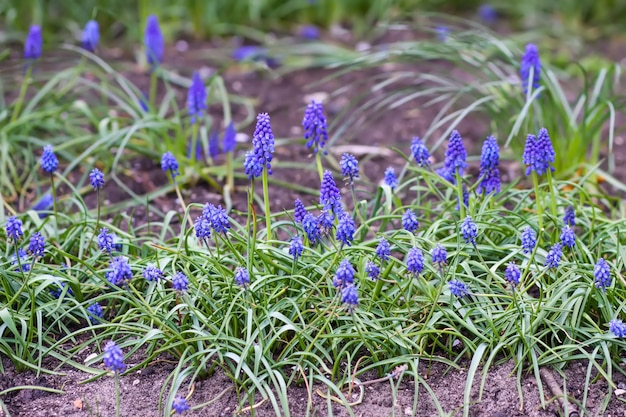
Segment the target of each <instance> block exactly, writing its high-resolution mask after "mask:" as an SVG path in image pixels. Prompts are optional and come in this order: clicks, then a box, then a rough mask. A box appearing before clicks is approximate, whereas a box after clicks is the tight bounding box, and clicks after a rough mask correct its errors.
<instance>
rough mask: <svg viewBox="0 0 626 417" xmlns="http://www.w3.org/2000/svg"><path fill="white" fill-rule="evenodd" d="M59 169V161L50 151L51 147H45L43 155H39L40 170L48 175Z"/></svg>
mask: <svg viewBox="0 0 626 417" xmlns="http://www.w3.org/2000/svg"><path fill="white" fill-rule="evenodd" d="M58 167H59V160H58V159H57V156H56V155H55V154H54V151H53V150H52V145H46V146H44V147H43V153H42V154H41V169H43V170H44V171H45V172H47V173H48V174H52V173H53V172H54V171H56V170H57V168H58Z"/></svg>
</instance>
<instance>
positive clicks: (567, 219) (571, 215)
mask: <svg viewBox="0 0 626 417" xmlns="http://www.w3.org/2000/svg"><path fill="white" fill-rule="evenodd" d="M563 222H564V223H565V224H566V225H567V226H571V227H574V226H576V211H574V206H572V205H569V206H567V207H566V208H565V215H564V216H563Z"/></svg>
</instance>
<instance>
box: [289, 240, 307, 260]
mask: <svg viewBox="0 0 626 417" xmlns="http://www.w3.org/2000/svg"><path fill="white" fill-rule="evenodd" d="M303 251H304V245H303V244H302V238H301V237H300V236H294V237H292V238H291V241H290V242H289V255H291V256H293V259H298V258H299V257H300V256H302V252H303Z"/></svg>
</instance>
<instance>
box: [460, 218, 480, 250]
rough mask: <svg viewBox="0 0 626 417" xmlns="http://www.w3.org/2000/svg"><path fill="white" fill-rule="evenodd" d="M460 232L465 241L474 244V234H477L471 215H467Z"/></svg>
mask: <svg viewBox="0 0 626 417" xmlns="http://www.w3.org/2000/svg"><path fill="white" fill-rule="evenodd" d="M461 234H462V235H463V239H464V240H465V243H471V244H472V245H476V236H478V227H477V226H476V223H474V220H472V217H471V216H467V217H466V218H465V220H463V224H462V225H461Z"/></svg>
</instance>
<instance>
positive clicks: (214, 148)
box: [209, 130, 220, 161]
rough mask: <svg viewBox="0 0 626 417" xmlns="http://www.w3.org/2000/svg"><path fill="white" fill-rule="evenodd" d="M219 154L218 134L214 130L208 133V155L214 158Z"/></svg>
mask: <svg viewBox="0 0 626 417" xmlns="http://www.w3.org/2000/svg"><path fill="white" fill-rule="evenodd" d="M219 154H220V136H219V134H218V133H217V131H216V130H213V131H211V134H210V135H209V156H210V157H211V159H212V160H214V161H215V159H216V158H217V157H218V156H219Z"/></svg>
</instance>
